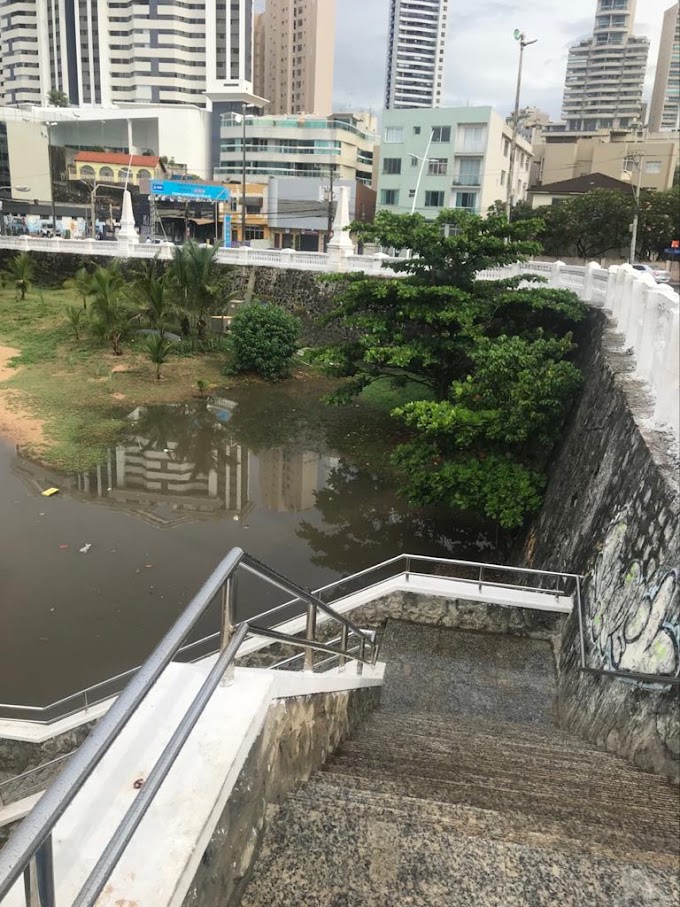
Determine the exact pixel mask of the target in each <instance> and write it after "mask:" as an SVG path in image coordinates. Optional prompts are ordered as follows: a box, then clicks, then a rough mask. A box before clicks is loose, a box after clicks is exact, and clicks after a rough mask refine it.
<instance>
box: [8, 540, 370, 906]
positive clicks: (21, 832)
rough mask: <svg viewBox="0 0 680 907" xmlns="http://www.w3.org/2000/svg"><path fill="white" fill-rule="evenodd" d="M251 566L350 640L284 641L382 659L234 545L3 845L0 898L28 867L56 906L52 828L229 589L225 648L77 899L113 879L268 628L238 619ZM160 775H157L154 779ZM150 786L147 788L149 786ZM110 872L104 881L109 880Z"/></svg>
mask: <svg viewBox="0 0 680 907" xmlns="http://www.w3.org/2000/svg"><path fill="white" fill-rule="evenodd" d="M241 565H243V566H244V567H245V568H246V569H248V571H249V572H251V573H254V574H256V575H258V576H261V577H262V578H263V579H265V580H266V581H267V582H270V583H273V584H274V585H277V586H278V587H280V588H282V589H284V590H285V591H287V592H289V593H290V594H293V595H296V596H297V597H298V598H299V599H300V600H302V601H305V602H307V605H308V609H309V610H314V611H316V609H320V610H323V611H324V612H325V613H326V614H328V615H329V616H330V617H332V618H333V619H334V620H336V621H337V622H338V623H340V624H341V625H342V627H343V632H342V635H341V638H342V640H343V643H344V645H341V647H340V649H339V650H337V651H336V650H333V649H332V648H331V647H329V646H327V645H325V644H322V643H318V642H317V640H316V639H314V638H312V639H301V638H299V637H296V636H291V635H286V634H279V636H280V638H281V639H282V641H285V642H286V643H288V644H290V645H293V646H300V647H302V648H305V650H309V651H311V649H312V648H321V650H322V651H326V652H327V651H329V650H330V651H333V654H334V655H335V656H337V657H339V658H341V659H342V658H347V657H351V658H353V659H354V660H355V661H356V662H357V668H358V670H360V668H361V663H362V662H369V663H370V662H374V661H375V655H376V650H375V640H374V635H373V634H372V633H370V632H367V631H364V630H361V629H360V628H359V627H357V626H356V625H355V624H354V623H352V621H350V620H348V619H347V618H345V617H344V616H343V615H339V614H336V612H335V611H333V610H332V608H330V607H329V606H328V605H326V604H325V603H324V602H321V601H320V600H319V599H317V598H316V596H314V595H313V594H312V593H311V592H308V591H307V590H306V589H303V588H302V587H300V586H297V585H295V584H294V583H292V582H291V581H290V580H287V579H286V578H285V577H283V576H281V575H280V574H277V573H275V572H274V571H273V570H271V569H270V568H269V567H265V565H261V564H260V563H259V562H258V561H257V560H256V559H255V558H251V557H249V556H248V555H246V554H245V553H244V552H243V551H242V550H241V549H240V548H234V549H232V550H231V551H230V552H229V554H227V556H226V557H225V558H224V559H223V560H222V561H221V563H220V564H219V565H218V566H217V567H216V569H215V570H214V571H213V572H212V574H211V575H210V577H209V578H208V579H207V581H206V582H205V583H204V584H203V586H202V587H201V589H200V590H199V591H198V593H197V594H196V595H195V596H194V598H193V599H192V600H191V601H190V602H189V604H188V605H187V607H186V608H185V609H184V611H183V612H182V613H181V614H180V616H179V617H178V619H177V620H176V621H175V623H174V624H173V626H172V627H171V628H170V630H168V632H167V633H166V634H165V636H164V637H163V639H162V640H161V641H160V642H159V643H158V645H157V646H156V648H155V649H154V651H153V652H152V653H151V655H150V656H149V658H148V659H147V660H146V661H145V662H144V664H143V665H142V666H141V667H140V668H139V670H138V671H137V672H136V674H135V675H134V677H133V678H132V679H131V680H130V682H129V683H128V685H127V687H126V688H125V689H124V690H123V692H122V693H121V694H120V695H119V696H118V698H117V699H116V701H115V702H114V703H113V705H112V706H111V708H110V709H109V710H108V712H107V713H106V715H105V716H104V717H103V718H102V719H101V721H100V722H99V723H98V724H97V725H96V727H95V728H94V730H93V731H92V732H91V734H90V735H89V736H88V737H87V738H86V740H85V741H84V743H83V744H82V745H81V747H80V749H79V750H78V751H77V752H76V753H75V754H74V755H73V758H72V759H71V760H70V761H69V764H68V765H67V766H66V768H65V769H64V770H63V772H61V774H60V775H59V776H58V777H57V778H56V780H55V781H54V782H53V783H52V785H51V786H50V787H49V788H48V790H47V791H46V792H45V794H44V795H43V796H42V798H41V799H40V801H39V802H38V804H37V805H36V806H35V808H34V809H33V810H32V811H31V813H29V815H28V816H27V817H26V819H25V820H24V821H23V823H22V824H21V826H20V827H19V828H18V829H17V831H16V832H15V833H14V834H13V835H12V837H11V839H10V841H9V842H8V843H7V845H6V846H5V847H4V848H3V849H2V851H1V852H0V901H1V900H2V899H3V898H4V897H5V895H6V894H7V893H8V892H9V891H10V889H11V888H12V886H13V885H14V884H15V882H16V881H17V879H18V878H19V876H20V875H21V874H22V873H24V877H25V892H26V902H27V904H28V905H30V907H34V905H37V907H54V871H53V866H52V837H51V835H52V830H53V828H54V826H55V825H56V823H57V822H58V821H59V819H60V818H61V816H62V815H63V814H64V812H65V811H66V809H67V808H68V807H69V806H70V804H71V803H72V802H73V800H74V799H75V797H76V795H77V794H78V793H79V791H80V790H81V789H82V787H83V785H84V784H85V782H86V781H87V780H88V778H89V777H90V776H91V775H92V772H93V771H94V770H95V768H96V767H97V765H98V764H99V763H100V762H101V760H102V759H103V757H104V756H105V754H106V753H107V752H108V751H109V749H110V747H111V745H112V744H113V742H114V740H115V739H116V738H117V737H118V735H119V734H120V733H121V731H122V730H123V729H124V728H125V726H126V725H127V723H128V722H129V721H130V719H131V718H132V715H133V714H134V713H135V711H136V710H137V708H138V707H139V706H140V705H141V703H142V702H143V700H144V699H145V698H146V696H147V695H148V693H149V692H150V690H151V689H152V687H153V686H154V684H155V683H156V681H157V680H158V678H159V677H160V675H161V673H162V672H163V671H164V670H165V668H166V667H167V666H168V664H169V663H170V662H171V661H172V659H173V658H174V657H175V656H176V654H177V653H178V651H179V650H180V649H181V647H182V643H183V641H184V640H185V639H186V637H187V635H188V634H189V633H190V632H191V630H192V629H193V627H194V626H195V625H196V623H197V622H198V620H199V619H200V618H201V617H202V616H203V614H204V613H205V611H206V610H207V609H208V607H209V606H210V604H211V603H212V602H213V601H214V599H215V598H216V596H217V595H221V596H222V605H223V631H222V647H221V648H222V651H221V654H220V656H219V657H218V660H217V662H216V664H215V666H214V667H213V668H212V670H211V671H210V674H209V675H208V678H207V679H206V681H205V682H204V684H203V686H202V687H201V689H200V690H199V692H198V694H197V695H196V697H195V698H194V700H193V702H192V704H191V706H190V707H189V710H188V711H187V713H186V714H185V716H184V718H183V719H182V722H180V725H179V726H178V728H177V730H176V731H175V733H174V734H173V736H172V738H171V740H170V742H169V743H168V744H167V746H166V747H165V749H164V750H163V753H162V754H161V756H160V757H159V760H158V761H157V763H156V765H155V767H154V769H153V770H152V772H151V775H150V776H149V778H148V779H147V781H146V783H145V785H144V788H143V789H142V790H143V793H142V794H141V795H140V796H139V797H138V798H136V800H135V803H134V804H133V805H132V807H131V808H130V810H128V813H126V815H125V817H124V819H123V821H122V822H121V825H120V826H119V827H118V829H117V830H116V832H115V834H114V837H113V838H112V841H111V848H110V849H107V851H106V852H105V853H104V854H103V856H102V859H101V860H100V861H99V863H98V864H97V866H96V867H95V869H94V870H93V871H92V873H91V875H90V877H89V878H88V880H87V882H86V883H85V886H84V887H83V889H82V891H81V893H80V894H79V895H78V898H77V899H76V901H75V902H74V903H75V904H77V905H78V907H86V905H91V904H94V902H95V900H96V898H97V896H98V894H99V893H100V891H101V889H102V888H103V886H104V885H105V884H106V879H107V878H108V873H110V871H111V869H112V868H113V866H115V864H116V863H117V861H118V859H119V858H120V856H121V854H122V852H123V850H124V849H125V846H126V844H127V842H128V841H129V840H130V837H131V836H132V834H134V830H135V829H136V827H137V825H138V824H139V822H140V821H141V819H142V817H143V815H144V813H145V812H146V810H147V809H148V806H149V804H150V802H151V800H152V799H153V796H154V794H155V792H156V791H157V790H158V788H159V787H160V784H161V783H162V781H163V779H164V778H165V776H166V775H167V773H168V771H169V770H170V768H171V766H172V764H173V762H174V760H175V759H176V757H177V754H178V753H179V751H180V749H181V747H182V745H183V743H184V742H185V741H186V739H187V737H188V735H189V733H191V729H192V728H193V727H194V725H195V724H196V722H197V721H198V718H199V717H200V715H201V713H202V711H203V709H204V708H205V704H206V703H207V701H208V699H209V698H210V695H212V692H213V691H214V689H215V687H216V686H217V684H218V683H219V681H220V679H221V678H222V677H224V676H225V674H226V675H228V674H229V673H230V672H233V663H234V659H235V658H236V654H237V652H238V650H239V648H240V646H241V644H242V642H243V640H244V639H245V638H246V636H247V635H248V634H249V633H254V634H259V633H262V631H263V630H267V632H276V631H269V630H268V629H267V628H258V627H252V628H251V626H250V625H249V623H247V622H245V623H242V624H239V625H238V626H237V625H235V623H234V619H233V618H234V613H235V603H236V602H235V598H236V586H235V578H236V574H237V571H238V568H239V566H241ZM350 631H351V633H352V635H355V636H357V637H358V639H359V643H360V650H359V655H358V656H356V655H349V654H348V650H347V640H348V636H349V632H350ZM367 643H368V644H369V645H370V646H371V658H370V659H366V658H365V646H366V644H367ZM152 779H153V780H152ZM147 789H148V790H149V791H150V793H144V791H145V790H147ZM102 879H103V881H102Z"/></svg>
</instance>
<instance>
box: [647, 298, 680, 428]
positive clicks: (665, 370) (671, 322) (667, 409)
mask: <svg viewBox="0 0 680 907" xmlns="http://www.w3.org/2000/svg"><path fill="white" fill-rule="evenodd" d="M671 293H672V291H671V290H670V289H669V288H667V287H663V288H659V291H658V303H657V304H658V307H659V316H660V317H659V321H660V327H662V332H661V335H662V337H663V340H662V342H661V343H660V344H659V346H658V348H657V349H658V351H657V354H656V355H655V357H654V360H653V363H652V369H651V376H650V383H651V385H652V390H653V391H654V394H655V397H656V402H655V405H654V418H655V421H656V422H657V423H658V424H662V425H670V426H671V427H672V428H673V431H674V433H675V437H676V439H677V438H678V434H679V432H680V413H679V412H678V395H679V394H680V311H679V309H678V303H677V301H676V300H675V299H674V298H672V296H671Z"/></svg>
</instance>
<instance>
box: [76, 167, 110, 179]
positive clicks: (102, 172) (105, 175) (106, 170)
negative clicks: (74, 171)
mask: <svg viewBox="0 0 680 907" xmlns="http://www.w3.org/2000/svg"><path fill="white" fill-rule="evenodd" d="M81 173H82V170H81ZM99 178H100V179H103V180H112V179H113V170H112V169H111V168H110V167H101V168H100V169H99Z"/></svg>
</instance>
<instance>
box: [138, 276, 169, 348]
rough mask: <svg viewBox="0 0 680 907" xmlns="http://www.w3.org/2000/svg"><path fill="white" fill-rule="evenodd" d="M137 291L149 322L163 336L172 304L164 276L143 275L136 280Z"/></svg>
mask: <svg viewBox="0 0 680 907" xmlns="http://www.w3.org/2000/svg"><path fill="white" fill-rule="evenodd" d="M136 287H137V292H138V294H139V296H140V297H141V301H142V303H143V304H144V305H145V315H146V317H147V318H148V320H149V324H150V325H151V326H152V327H153V328H156V329H157V331H158V333H159V334H160V336H161V337H163V336H164V334H165V331H166V329H167V326H168V321H169V320H170V319H171V318H172V315H173V312H174V306H173V304H172V301H171V300H170V298H169V296H168V293H167V288H166V284H165V278H164V277H162V276H160V277H157V276H155V275H152V276H144V277H141V278H140V279H138V280H137V282H136Z"/></svg>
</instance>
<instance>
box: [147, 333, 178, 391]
mask: <svg viewBox="0 0 680 907" xmlns="http://www.w3.org/2000/svg"><path fill="white" fill-rule="evenodd" d="M173 345H174V344H173V341H172V340H168V338H167V337H164V336H163V335H162V334H153V335H152V336H151V337H148V338H147V340H146V343H145V348H146V351H147V352H148V354H149V359H150V360H151V361H152V362H153V364H154V365H155V366H156V379H157V380H158V381H160V380H161V366H162V365H164V364H165V363H166V362H167V361H168V357H169V356H170V353H171V352H172V347H173Z"/></svg>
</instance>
